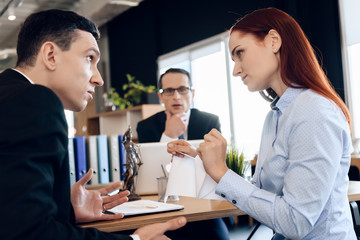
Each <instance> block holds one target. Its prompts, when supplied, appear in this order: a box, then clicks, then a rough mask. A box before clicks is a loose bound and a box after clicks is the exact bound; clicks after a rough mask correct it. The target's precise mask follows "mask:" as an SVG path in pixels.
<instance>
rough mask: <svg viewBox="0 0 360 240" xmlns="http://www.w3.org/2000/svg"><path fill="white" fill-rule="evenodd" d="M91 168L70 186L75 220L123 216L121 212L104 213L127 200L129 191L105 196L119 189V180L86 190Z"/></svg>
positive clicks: (83, 220) (82, 220)
mask: <svg viewBox="0 0 360 240" xmlns="http://www.w3.org/2000/svg"><path fill="white" fill-rule="evenodd" d="M92 171H93V170H92V169H91V168H90V169H89V171H88V172H87V173H86V174H85V175H84V176H83V177H82V178H81V179H80V180H79V181H77V182H76V183H75V184H74V185H73V186H72V188H71V204H72V206H73V208H74V211H75V218H76V222H92V221H98V220H112V219H119V218H123V217H124V216H123V215H122V214H114V215H110V214H104V213H103V212H104V211H106V210H107V209H110V208H113V207H115V206H117V205H119V204H122V203H124V202H127V201H128V198H127V196H128V195H129V194H130V192H129V191H124V192H120V193H119V194H115V195H113V196H107V194H108V193H110V192H112V191H114V190H116V189H119V188H120V187H121V183H120V182H116V183H114V184H112V185H110V186H108V187H104V188H101V189H98V190H87V189H86V188H85V185H86V183H87V182H89V181H90V180H91V178H92Z"/></svg>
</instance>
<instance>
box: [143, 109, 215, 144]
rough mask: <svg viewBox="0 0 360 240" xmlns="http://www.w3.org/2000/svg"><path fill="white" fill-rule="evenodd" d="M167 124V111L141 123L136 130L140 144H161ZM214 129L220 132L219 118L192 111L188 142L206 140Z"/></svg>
mask: <svg viewBox="0 0 360 240" xmlns="http://www.w3.org/2000/svg"><path fill="white" fill-rule="evenodd" d="M165 122H166V115H165V111H162V112H159V113H156V114H154V115H152V116H151V117H149V118H147V119H144V120H142V121H140V122H139V123H138V125H137V128H136V131H137V134H138V139H139V142H140V143H147V142H160V138H161V135H162V134H163V132H164V131H165ZM213 128H216V129H217V130H218V131H220V121H219V117H218V116H216V115H214V114H211V113H207V112H202V111H199V110H197V109H195V108H193V109H191V113H190V119H189V125H188V140H197V139H204V135H205V134H207V133H209V132H210V131H211V129H213Z"/></svg>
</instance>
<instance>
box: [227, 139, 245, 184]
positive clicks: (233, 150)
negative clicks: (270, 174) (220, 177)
mask: <svg viewBox="0 0 360 240" xmlns="http://www.w3.org/2000/svg"><path fill="white" fill-rule="evenodd" d="M226 165H227V166H228V168H230V169H231V170H233V171H234V172H235V173H237V174H239V175H240V176H242V177H245V174H246V172H247V171H248V169H249V167H250V161H245V158H244V153H243V152H240V151H239V149H238V148H237V147H236V146H235V145H234V144H231V145H229V146H228V148H227V151H226Z"/></svg>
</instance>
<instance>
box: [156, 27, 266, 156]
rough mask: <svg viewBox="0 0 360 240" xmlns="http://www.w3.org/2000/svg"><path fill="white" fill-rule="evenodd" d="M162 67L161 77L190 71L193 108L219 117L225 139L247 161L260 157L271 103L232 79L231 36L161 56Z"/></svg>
mask: <svg viewBox="0 0 360 240" xmlns="http://www.w3.org/2000/svg"><path fill="white" fill-rule="evenodd" d="M158 66H159V75H160V74H162V73H164V72H165V71H166V70H167V69H168V68H171V67H176V68H183V69H185V70H187V71H189V72H190V75H191V78H192V81H193V86H194V89H195V98H194V106H193V107H195V108H198V109H199V110H201V111H206V112H210V113H213V114H216V115H218V116H219V118H220V123H221V132H222V134H223V136H224V137H225V138H226V139H227V141H228V143H231V142H233V143H234V144H236V146H238V148H239V149H240V150H242V151H244V153H245V156H246V157H248V158H252V157H253V156H254V154H256V153H257V151H258V148H259V146H260V138H261V131H262V125H263V122H264V119H265V115H266V114H267V112H268V111H269V110H270V108H269V103H268V102H266V101H265V100H263V98H262V97H261V96H260V95H259V94H258V93H252V92H249V91H248V89H247V87H246V86H245V85H244V84H243V83H242V81H241V80H240V78H238V77H236V78H235V77H233V76H232V70H233V63H232V60H231V59H230V55H229V51H228V33H227V32H225V33H223V34H220V35H217V36H214V37H212V38H210V39H206V40H203V41H201V42H198V43H195V44H192V45H190V46H187V47H184V48H182V49H179V50H177V51H174V52H171V53H168V54H166V55H163V56H160V57H159V60H158Z"/></svg>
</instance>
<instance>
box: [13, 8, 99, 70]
mask: <svg viewBox="0 0 360 240" xmlns="http://www.w3.org/2000/svg"><path fill="white" fill-rule="evenodd" d="M76 30H83V31H86V32H89V33H91V34H92V35H93V36H94V38H95V39H96V40H98V39H99V38H100V33H99V30H98V29H97V27H96V26H95V24H94V23H93V22H91V21H90V20H89V19H87V18H85V17H83V16H80V15H78V14H77V13H75V12H72V11H63V10H57V9H52V10H46V11H41V12H37V13H33V14H31V15H30V16H29V17H27V19H26V20H25V22H24V24H23V26H22V28H21V30H20V33H19V36H18V42H17V56H18V60H17V63H16V65H17V66H34V64H35V59H36V56H37V54H38V53H39V50H40V47H41V45H42V44H43V43H44V42H46V41H51V42H54V43H55V44H56V45H58V46H59V47H60V49H61V50H63V51H66V50H69V49H70V45H71V43H72V42H73V41H75V40H76V38H77V36H78V34H77V33H76Z"/></svg>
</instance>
